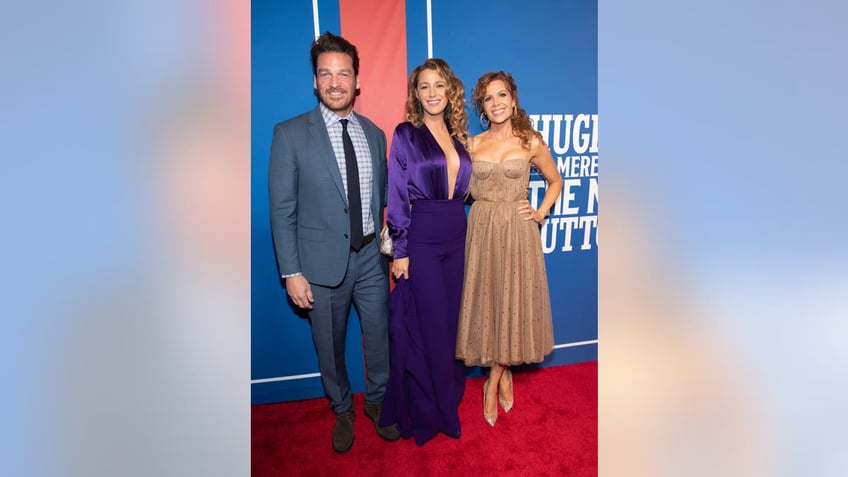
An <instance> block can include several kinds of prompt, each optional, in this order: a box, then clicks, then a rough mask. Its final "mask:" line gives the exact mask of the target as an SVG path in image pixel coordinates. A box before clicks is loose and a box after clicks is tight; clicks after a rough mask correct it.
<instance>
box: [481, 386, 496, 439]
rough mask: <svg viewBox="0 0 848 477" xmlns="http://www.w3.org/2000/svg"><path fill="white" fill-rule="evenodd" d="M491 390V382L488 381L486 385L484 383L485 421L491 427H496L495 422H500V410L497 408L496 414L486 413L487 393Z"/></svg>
mask: <svg viewBox="0 0 848 477" xmlns="http://www.w3.org/2000/svg"><path fill="white" fill-rule="evenodd" d="M488 389H489V380H488V379H487V380H486V382H485V383H483V419H485V420H486V422H488V423H489V425H490V426H492V427H495V421H497V420H498V408H495V412H494V414H487V413H486V391H487V390H488Z"/></svg>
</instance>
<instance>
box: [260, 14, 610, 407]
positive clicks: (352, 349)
mask: <svg viewBox="0 0 848 477" xmlns="http://www.w3.org/2000/svg"><path fill="white" fill-rule="evenodd" d="M426 4H427V2H426V0H408V1H406V3H405V8H406V34H407V44H406V48H407V61H408V65H407V66H408V68H407V71H409V70H411V69H412V68H414V67H415V66H416V65H418V64H420V63H421V62H422V61H423V60H424V59H426V58H427V57H428V44H430V43H431V44H432V53H433V56H436V57H440V58H444V59H446V60H447V61H448V62H449V63H450V65H451V66H452V67H453V69H454V70H455V72H456V73H457V75H458V76H459V77H460V78H461V79H462V80H463V82H464V83H465V86H466V96H467V97H468V99H469V104H471V103H470V91H471V88H472V87H473V86H474V84H475V83H476V80H477V78H479V77H480V76H481V75H482V74H483V73H485V72H487V71H492V70H504V71H507V72H509V73H511V74H512V75H513V76H514V77H515V80H516V82H517V84H518V90H519V97H520V101H521V104H522V106H523V107H524V109H525V110H527V112H528V113H529V114H530V115H531V117H532V118H533V119H534V121H535V124H536V129H537V130H539V131H541V132H542V134H543V136H544V137H545V140H546V142H547V143H548V145H549V147H550V148H551V150H552V153H553V155H554V159H555V160H556V161H557V163H558V166H559V168H560V171H561V173H562V174H563V178H564V180H565V187H564V191H563V196H562V201H561V202H560V203H559V204H558V205H557V206H556V207H555V209H554V210H553V211H552V213H551V217H550V218H549V219H548V221H547V223H546V224H545V225H544V226H543V228H542V231H541V233H542V238H543V245H544V247H545V252H546V255H545V258H546V265H547V269H548V277H549V284H550V292H551V304H552V307H553V312H554V336H555V342H556V344H557V348H556V349H555V350H554V352H553V353H552V354H551V356H550V357H549V358H548V359H547V360H546V361H545V362H544V363H542V364H541V366H551V365H558V364H568V363H574V362H581V361H590V360H595V359H597V336H598V327H597V301H598V300H597V298H598V287H597V283H598V282H597V278H598V273H597V263H598V255H597V233H596V225H597V212H598V208H597V202H596V198H597V111H598V104H597V96H598V95H597V79H598V78H597V49H598V48H597V47H598V45H597V1H596V0H589V1H573V0H567V1H554V0H550V1H538V2H525V3H522V4H521V5H520V7H518V6H516V4H515V2H512V1H506V0H469V1H462V2H455V1H451V0H432V2H431V6H432V8H431V13H430V14H431V23H432V30H431V31H430V32H428V28H427V24H428V21H427V15H428V13H427V8H426ZM318 17H319V21H320V31H327V30H329V31H332V32H335V33H339V32H340V10H339V3H338V0H335V1H319V2H318ZM314 28H315V23H314V18H313V11H312V4H311V2H308V1H306V0H303V1H299V2H275V1H270V0H263V1H254V2H253V3H252V33H251V35H252V102H251V104H252V153H251V154H252V156H251V174H252V192H251V201H252V202H251V206H252V207H251V214H252V225H251V228H252V250H251V267H252V268H251V279H252V283H251V287H252V288H251V293H252V311H251V315H252V316H251V318H252V355H251V358H252V401H253V403H254V404H258V403H264V402H275V401H286V400H292V399H303V398H310V397H319V396H322V395H323V390H322V388H321V383H320V378H319V377H318V374H317V369H318V366H317V358H316V357H315V351H314V348H313V345H312V339H311V333H310V330H309V323H308V322H307V321H306V320H305V319H304V318H300V317H298V316H297V315H295V314H294V312H293V311H292V309H291V308H290V307H289V305H288V303H287V301H286V293H285V289H284V288H283V286H282V283H281V280H280V278H279V274H278V270H277V265H276V259H275V256H274V250H273V245H272V239H271V231H270V218H269V209H268V188H267V171H268V156H269V152H270V144H271V136H272V130H273V126H274V124H276V123H277V122H279V121H282V120H284V119H287V118H290V117H292V116H295V115H297V114H299V113H302V112H304V111H306V110H308V109H311V108H312V107H314V106H315V101H316V100H315V97H314V96H313V95H312V75H311V67H310V64H309V44H310V43H311V41H312V40H313V39H314ZM362 61H363V62H366V61H369V58H362ZM398 110H399V111H402V105H398ZM478 114H479V113H478V112H477V111H474V110H473V109H472V110H470V112H469V118H470V120H469V122H470V126H471V132H472V133H477V132H479V131H480V125H479V122H478V121H477V116H478ZM401 120H402V118H401V117H399V118H398V122H399V121H401ZM391 133H392V131H386V134H387V136H389V137H391ZM539 181H541V179H540V178H539V177H537V176H536V175H535V174H534V176H533V177H531V201H532V200H537V199H540V198H541V196H542V194H543V190H542V189H539V188H534V187H537V186H541V185H542V183H541V182H539ZM351 317H352V321H351V323H350V326H349V328H348V341H347V343H348V347H347V359H348V366H349V372H350V378H351V383H352V385H353V387H354V392H362V391H363V390H364V376H363V359H362V352H361V337H360V333H359V329H358V319H357V317H356V314H355V312H352V314H351ZM479 372H480V371H479V369H477V368H470V369H469V375H474V374H479Z"/></svg>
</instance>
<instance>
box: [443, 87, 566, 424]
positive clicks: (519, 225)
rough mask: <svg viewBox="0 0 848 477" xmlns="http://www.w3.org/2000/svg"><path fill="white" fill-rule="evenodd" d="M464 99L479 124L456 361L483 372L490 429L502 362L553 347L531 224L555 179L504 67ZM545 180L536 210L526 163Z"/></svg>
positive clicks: (551, 199) (536, 356)
mask: <svg viewBox="0 0 848 477" xmlns="http://www.w3.org/2000/svg"><path fill="white" fill-rule="evenodd" d="M472 97H473V100H474V103H475V105H476V107H477V110H478V111H480V112H481V114H480V121H481V123H482V124H483V125H484V128H485V127H486V125H487V124H488V125H489V127H488V129H486V130H485V131H484V132H482V133H481V134H479V135H477V136H475V137H473V138H472V139H471V141H470V143H469V146H470V147H469V150H470V152H471V158H472V176H471V183H470V187H469V191H470V194H471V196H472V197H473V198H474V203H473V205H472V206H471V211H470V212H469V215H468V235H467V238H466V242H465V255H466V262H465V280H464V284H463V291H462V305H461V308H460V316H459V330H458V335H457V343H456V356H457V358H458V359H461V360H463V361H464V362H465V364H466V366H483V367H491V371H490V373H489V379H488V380H487V381H486V383H485V384H484V385H483V417H484V418H485V420H486V422H488V423H489V424H490V425H492V426H494V425H495V421H496V420H497V417H498V407H497V405H498V402H500V404H501V406H502V407H503V408H504V412H509V410H510V409H512V406H513V402H514V398H513V389H512V373H511V372H510V371H509V368H508V367H509V366H510V365H517V364H524V363H538V362H541V361H542V360H543V359H544V358H545V356H546V355H547V354H549V353H550V352H551V351H552V350H553V344H554V343H553V327H552V324H551V305H550V297H549V295H548V283H547V276H546V272H545V261H544V255H543V253H542V242H541V238H540V236H539V226H538V224H539V223H541V222H542V221H543V220H544V219H545V217H546V216H547V215H548V211H549V210H550V208H551V207H552V206H553V205H554V203H555V202H556V199H557V198H558V197H559V195H560V192H561V190H562V177H561V176H560V174H559V171H558V170H557V168H556V164H554V161H553V158H552V157H551V153H550V151H549V150H548V147H547V145H546V144H545V142H544V140H543V139H542V137H541V135H540V134H539V133H538V132H536V131H535V130H533V128H532V126H531V123H530V118H529V117H528V115H527V112H526V111H524V109H522V108H521V106H520V104H519V102H518V91H517V88H516V85H515V81H514V80H513V78H512V76H511V75H510V74H509V73H505V72H503V71H498V72H492V73H486V74H484V75H483V76H482V77H481V78H480V79H479V80H478V81H477V85H476V86H475V87H474V90H473V92H472ZM531 164H532V165H534V166H535V167H536V169H537V170H538V171H539V172H540V173H541V175H542V177H543V178H544V179H545V181H546V182H547V185H548V186H547V189H546V191H545V195H544V198H543V199H542V202H541V203H540V204H539V207H538V209H535V210H534V209H533V207H532V206H531V205H530V203H529V202H528V200H527V186H528V183H529V178H530V165H531Z"/></svg>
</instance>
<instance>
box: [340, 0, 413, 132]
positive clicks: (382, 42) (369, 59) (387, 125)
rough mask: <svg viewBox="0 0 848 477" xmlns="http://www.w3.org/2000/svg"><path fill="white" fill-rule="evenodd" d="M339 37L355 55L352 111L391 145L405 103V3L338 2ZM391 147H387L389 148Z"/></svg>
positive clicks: (400, 0)
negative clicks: (356, 93)
mask: <svg viewBox="0 0 848 477" xmlns="http://www.w3.org/2000/svg"><path fill="white" fill-rule="evenodd" d="M339 15H340V17H341V30H342V31H341V33H342V36H343V37H345V38H346V39H347V40H348V41H350V42H351V43H353V44H354V45H356V49H357V51H358V52H359V85H360V90H359V96H358V97H357V98H356V104H355V109H356V111H357V112H358V113H360V114H362V115H363V116H366V117H367V118H368V119H370V120H372V121H374V122H375V123H377V126H379V127H380V129H382V130H383V131H384V132H385V133H386V139H387V140H388V141H389V142H391V140H392V133H393V132H394V130H395V126H397V125H398V123H400V122H402V121H403V120H404V116H405V114H404V103H405V102H406V2H405V1H404V0H394V1H391V0H389V1H387V0H339ZM389 146H390V147H391V144H389Z"/></svg>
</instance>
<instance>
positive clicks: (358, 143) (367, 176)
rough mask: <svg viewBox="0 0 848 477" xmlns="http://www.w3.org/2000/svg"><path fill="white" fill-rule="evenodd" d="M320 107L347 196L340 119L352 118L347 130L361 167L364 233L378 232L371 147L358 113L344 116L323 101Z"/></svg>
mask: <svg viewBox="0 0 848 477" xmlns="http://www.w3.org/2000/svg"><path fill="white" fill-rule="evenodd" d="M320 108H321V115H322V116H324V124H326V125H327V133H328V134H329V135H330V144H332V146H333V152H334V153H335V154H336V163H337V164H338V166H339V173H340V174H341V175H342V184H344V188H345V196H347V166H346V164H345V155H344V144H343V142H342V123H341V122H340V120H341V119H349V120H350V121H349V122H348V125H347V132H348V134H350V140H351V141H353V149H354V150H355V151H356V164H357V166H358V167H359V191H360V195H361V196H362V233H363V235H368V234H373V233H375V232H376V231H375V230H374V217H373V216H372V215H371V191H372V184H373V179H374V171H373V168H372V166H371V149H370V148H369V147H368V139H367V138H366V137H365V131H363V130H362V125H361V124H360V123H359V118H358V117H357V116H356V113H354V112H351V113H350V115H349V116H348V117H347V118H343V117H341V116H339V115H338V114H336V113H334V112H332V111H330V110H329V109H327V107H326V106H324V104H323V103H320Z"/></svg>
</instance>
